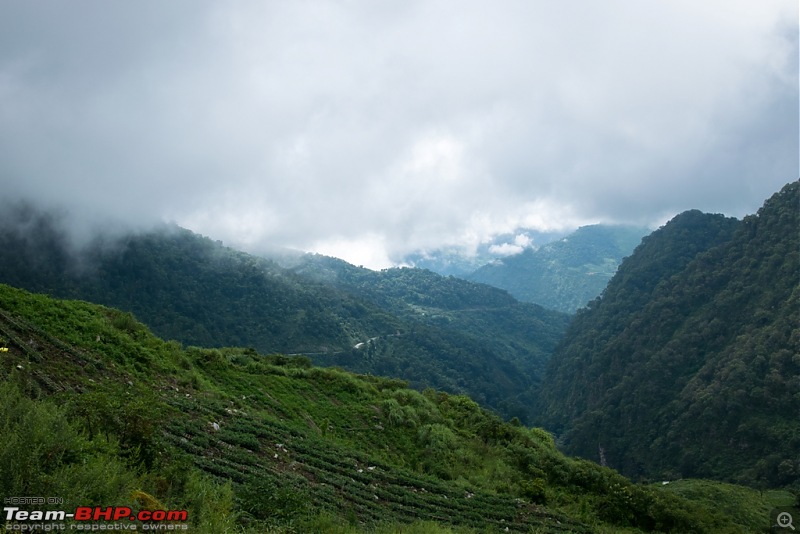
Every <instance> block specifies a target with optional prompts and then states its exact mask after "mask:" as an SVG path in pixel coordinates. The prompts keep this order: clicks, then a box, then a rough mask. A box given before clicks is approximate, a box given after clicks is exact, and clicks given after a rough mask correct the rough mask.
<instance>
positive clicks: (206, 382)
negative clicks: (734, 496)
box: [0, 286, 737, 533]
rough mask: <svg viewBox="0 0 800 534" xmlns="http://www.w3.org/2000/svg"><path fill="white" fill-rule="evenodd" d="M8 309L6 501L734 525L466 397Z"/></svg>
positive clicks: (18, 302)
mask: <svg viewBox="0 0 800 534" xmlns="http://www.w3.org/2000/svg"><path fill="white" fill-rule="evenodd" d="M0 308H1V309H0V330H1V331H2V335H3V337H4V338H6V339H8V340H9V346H10V350H9V352H8V353H4V354H3V356H2V357H1V358H0V384H2V387H0V399H2V400H3V403H2V405H0V413H2V414H4V415H3V418H2V419H0V423H2V422H5V423H4V424H5V427H3V430H4V431H5V434H4V437H5V436H9V439H7V440H5V441H3V442H2V443H1V444H0V454H3V455H6V456H3V458H2V459H3V460H7V462H6V461H3V462H2V463H0V469H2V468H3V466H5V465H8V464H10V463H11V462H15V463H18V462H23V463H24V462H27V463H24V465H26V466H27V467H28V472H27V473H26V476H25V477H24V478H21V477H16V478H15V477H14V476H13V473H12V472H11V471H9V472H8V473H5V472H4V473H3V474H4V475H5V476H4V482H3V483H6V484H8V485H9V487H8V488H4V491H9V492H12V493H10V494H15V493H16V492H21V493H18V494H42V495H47V494H52V493H51V492H53V491H57V492H63V494H65V495H72V493H71V491H72V490H70V489H69V488H70V487H71V485H74V487H75V488H76V489H75V493H74V495H75V496H76V498H77V499H80V501H79V502H75V503H74V504H75V505H84V504H86V503H87V502H90V503H98V505H102V506H107V505H129V506H132V507H139V506H148V505H152V503H155V502H159V503H161V504H163V506H164V507H167V508H171V509H181V508H186V509H187V510H188V511H189V521H190V524H191V527H192V529H193V531H198V532H286V533H290V532H291V533H295V532H314V531H326V529H329V530H328V531H330V532H462V533H463V532H494V531H505V529H506V528H508V531H510V532H531V531H533V532H543V533H556V532H565V531H566V532H578V533H580V532H608V533H610V532H626V531H627V532H638V531H671V532H726V531H735V529H736V528H737V523H736V522H735V521H734V520H733V519H731V518H728V517H725V516H723V515H720V514H718V513H717V512H715V511H714V510H715V508H717V507H719V503H715V504H714V506H710V505H708V504H698V503H693V502H692V501H690V500H689V499H686V498H684V497H681V496H678V495H674V494H670V493H666V492H663V491H661V490H660V489H659V488H652V487H648V486H641V485H636V484H633V483H632V482H631V481H629V480H628V479H625V478H624V477H622V476H620V475H619V474H618V473H616V472H614V471H612V470H611V469H608V468H603V467H600V466H598V465H596V464H593V463H591V462H588V461H585V460H575V459H571V458H567V457H565V456H564V455H563V454H561V453H560V452H559V451H558V450H557V449H556V448H555V446H554V444H553V438H552V436H550V435H549V434H547V433H546V432H544V431H543V430H540V429H529V428H526V427H524V426H522V425H520V424H519V423H516V424H511V423H506V422H504V421H503V420H502V419H501V418H500V417H498V416H497V415H496V414H494V413H492V412H489V411H487V410H486V409H485V408H483V407H481V406H480V404H478V403H476V402H475V401H474V400H472V399H470V398H469V397H467V396H464V395H453V394H448V393H445V392H438V391H435V390H432V389H426V390H425V391H423V392H421V393H420V392H417V391H413V390H407V389H405V388H403V387H402V386H403V384H402V382H399V381H398V380H396V379H386V378H380V377H375V376H358V375H354V374H351V373H348V372H345V371H343V370H341V369H331V368H316V367H310V368H309V367H308V366H307V362H306V361H304V360H302V359H300V360H295V359H294V358H291V357H283V356H278V355H274V356H268V357H264V356H260V355H259V354H258V353H257V352H255V351H253V350H251V349H241V348H225V349H200V348H191V347H190V348H188V349H186V350H184V349H182V348H181V347H180V346H179V345H177V344H174V343H164V342H161V341H159V340H158V339H156V338H154V337H153V336H151V335H150V334H149V332H148V331H147V330H146V329H143V328H141V327H138V326H134V327H132V328H129V329H125V331H120V330H119V329H115V328H114V327H113V325H111V320H110V319H109V317H113V313H109V312H108V309H106V308H101V307H96V306H91V305H88V304H85V303H83V304H73V303H66V302H62V301H54V300H51V299H48V298H42V297H39V296H35V295H30V294H27V293H25V292H23V291H20V290H15V289H12V288H9V287H7V286H0ZM56 317H58V319H55V318H56ZM87 328H88V329H89V330H88V333H89V335H87V330H86V329H87ZM103 328H108V330H107V331H106V330H102V329H103ZM95 329H100V330H101V331H102V332H103V334H102V335H101V338H102V337H103V336H107V338H104V341H103V343H102V344H98V341H97V338H96V335H97V334H95V333H94V332H95ZM131 331H133V332H135V333H134V334H131ZM108 339H111V340H114V343H115V345H114V346H110V345H111V342H110V341H107V340H108ZM143 352H145V353H147V354H148V358H149V359H150V368H151V369H152V370H153V372H150V373H147V372H145V371H144V370H143V369H142V367H141V363H140V361H139V360H138V359H137V358H136V357H135V355H136V354H139V353H143ZM90 364H91V366H92V369H91V370H87V367H89V365H90ZM20 367H21V369H20ZM253 371H258V372H253ZM17 382H18V383H20V384H21V386H20V387H18V388H16V389H3V388H11V387H12V386H10V385H9V384H11V383H17ZM54 401H57V402H58V405H56V403H55V402H54ZM151 414H152V420H153V422H154V426H153V427H150V426H148V421H147V420H146V419H147V418H150V417H151ZM392 414H395V415H394V416H393V415H392ZM393 417H394V419H395V420H394V422H392V421H391V420H392V418H393ZM65 421H71V422H69V423H67V422H65ZM29 428H33V429H34V430H33V431H32V433H31V434H30V436H29V439H28V440H27V441H24V440H23V439H21V438H20V436H23V435H26V432H28V429H29ZM36 429H40V430H36ZM3 447H6V448H3ZM143 451H144V453H143ZM26 455H27V456H26ZM48 462H50V463H48ZM56 494H58V493H56ZM723 498H724V497H723ZM705 502H709V501H705ZM148 503H150V504H148Z"/></svg>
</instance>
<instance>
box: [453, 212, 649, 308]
mask: <svg viewBox="0 0 800 534" xmlns="http://www.w3.org/2000/svg"><path fill="white" fill-rule="evenodd" d="M648 233H649V230H647V229H646V228H639V227H633V226H609V225H602V224H597V225H592V226H583V227H581V228H578V230H576V231H575V232H573V233H572V234H570V235H568V236H566V237H565V238H563V239H561V240H558V241H555V242H552V243H548V244H546V245H544V246H542V247H540V248H538V249H526V250H524V251H523V252H521V253H520V254H517V255H515V256H509V257H508V258H504V259H502V260H496V261H494V262H492V263H489V264H487V265H484V266H483V267H481V268H479V269H477V270H476V271H475V272H473V273H472V274H470V275H468V276H467V278H468V279H469V280H473V281H476V282H482V283H485V284H490V285H493V286H495V287H500V288H503V289H506V290H508V292H509V293H511V294H512V295H513V296H514V297H516V298H517V299H519V300H521V301H524V302H535V303H536V304H540V305H542V306H544V307H545V308H549V309H553V310H558V311H561V312H564V313H575V311H577V310H578V309H579V308H582V307H584V306H586V304H587V303H589V301H591V300H592V299H594V298H595V297H597V296H598V295H600V293H601V292H602V291H603V289H605V287H606V284H608V281H609V280H610V279H611V277H612V276H613V275H614V273H615V272H616V270H617V267H618V266H619V264H620V262H621V261H622V259H623V258H624V257H625V256H627V255H628V254H630V253H631V252H632V251H633V249H634V247H636V246H637V245H638V244H639V242H640V241H641V239H642V236H644V235H646V234H648Z"/></svg>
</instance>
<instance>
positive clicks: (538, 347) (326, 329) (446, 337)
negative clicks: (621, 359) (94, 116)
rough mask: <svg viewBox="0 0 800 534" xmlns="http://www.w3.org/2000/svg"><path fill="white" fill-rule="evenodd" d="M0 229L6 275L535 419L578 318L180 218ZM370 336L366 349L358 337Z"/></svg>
mask: <svg viewBox="0 0 800 534" xmlns="http://www.w3.org/2000/svg"><path fill="white" fill-rule="evenodd" d="M6 217H7V218H8V219H7V220H6V221H5V224H4V225H2V228H0V249H2V250H3V251H4V254H2V255H0V282H5V283H9V284H12V285H15V286H18V287H23V288H26V289H28V290H32V291H40V292H47V293H50V294H52V295H54V296H60V297H69V298H80V299H84V300H89V301H92V302H96V303H100V304H105V305H109V306H115V307H119V308H121V309H124V310H126V311H131V312H133V313H134V314H135V315H136V317H138V318H140V319H141V320H143V321H144V322H145V323H146V324H148V326H149V327H150V328H152V329H153V330H154V331H155V332H156V333H157V334H159V335H161V336H163V337H165V338H168V339H175V340H178V341H180V342H182V343H185V344H187V345H198V346H207V347H222V346H230V345H235V346H250V347H253V348H254V349H256V350H257V351H259V352H262V353H270V352H281V353H287V354H308V355H312V357H313V358H314V359H315V361H316V362H318V363H319V364H325V365H339V366H343V367H347V368H349V369H353V370H357V371H360V372H365V373H366V372H370V373H374V374H380V375H388V376H397V377H401V378H405V379H408V380H410V381H411V382H412V385H413V386H414V387H416V388H418V389H420V390H421V389H423V388H424V387H427V386H432V387H435V388H439V389H444V390H447V391H449V392H451V393H467V394H469V395H471V396H472V397H473V398H475V399H476V400H478V401H479V402H482V403H484V404H485V405H487V406H490V407H492V408H494V409H496V410H498V412H500V413H501V414H503V415H504V416H505V417H507V418H511V417H514V416H516V417H519V418H520V419H521V420H523V421H527V420H529V418H530V415H531V413H530V405H531V402H532V390H531V387H532V385H533V384H535V382H536V380H537V379H538V378H539V376H540V374H541V372H543V369H544V366H545V364H546V361H547V359H548V358H549V356H550V354H551V353H552V350H553V349H554V347H555V344H556V342H557V340H558V338H559V337H560V336H561V334H562V333H563V331H564V329H565V328H566V324H567V317H566V316H564V315H561V314H557V313H553V312H548V311H546V310H543V309H541V308H538V307H536V306H532V305H523V304H520V303H518V302H516V301H515V300H514V299H513V298H511V297H509V296H508V295H507V294H506V293H505V292H503V291H500V290H496V289H493V288H489V287H487V286H481V285H478V284H474V283H469V282H464V281H457V280H455V279H449V278H444V277H441V276H438V275H434V274H433V273H429V272H423V271H412V270H392V271H387V272H382V273H374V272H372V271H369V270H366V269H359V268H357V267H353V266H351V265H349V264H346V263H345V262H341V261H336V260H332V259H324V258H317V259H315V260H314V262H316V263H317V264H318V265H317V267H319V266H321V265H322V262H328V264H327V267H325V268H326V269H328V270H330V269H331V268H332V267H331V266H333V265H335V266H336V272H338V273H340V274H342V276H341V277H338V275H337V277H334V278H331V277H326V276H321V272H322V271H320V269H319V268H313V269H312V268H311V267H313V266H312V265H311V264H310V263H309V261H310V260H304V262H305V263H304V265H305V266H306V268H304V269H300V268H296V269H295V271H297V272H293V271H291V270H287V269H284V268H281V267H279V266H278V265H277V264H276V263H274V262H272V261H269V260H266V259H263V258H257V257H254V256H250V255H248V254H244V253H242V252H238V251H235V250H232V249H229V248H226V247H223V246H222V244H221V243H218V242H214V241H212V240H210V239H208V238H204V237H201V236H198V235H196V234H193V233H192V232H189V231H188V230H184V229H181V228H178V227H166V228H163V229H161V230H160V231H154V232H149V233H141V234H131V235H127V236H125V237H123V238H120V239H116V240H107V241H105V242H100V241H97V242H94V243H92V244H91V245H90V246H88V247H86V248H85V249H84V250H82V251H78V252H75V251H73V250H71V249H70V247H69V243H68V242H67V240H66V238H65V236H63V235H62V234H61V233H60V232H59V231H58V224H57V221H55V220H52V219H49V218H48V217H47V216H46V215H42V214H39V213H36V212H33V211H31V210H25V209H21V210H18V212H17V213H16V214H12V213H10V212H8V213H6ZM356 347H358V348H356Z"/></svg>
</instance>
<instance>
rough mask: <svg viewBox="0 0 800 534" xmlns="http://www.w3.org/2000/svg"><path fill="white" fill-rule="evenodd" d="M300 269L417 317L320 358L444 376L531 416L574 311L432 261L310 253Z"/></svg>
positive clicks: (363, 368) (417, 380) (452, 385)
mask: <svg viewBox="0 0 800 534" xmlns="http://www.w3.org/2000/svg"><path fill="white" fill-rule="evenodd" d="M292 270H293V271H295V272H297V273H300V274H302V275H303V276H307V277H311V278H313V279H315V280H318V281H321V282H326V283H328V284H331V285H333V286H335V287H336V288H338V289H340V290H342V291H345V292H347V293H348V294H350V295H352V296H354V297H357V298H359V299H363V300H364V301H368V302H370V303H371V304H373V305H376V306H378V307H379V308H381V309H382V310H384V311H387V312H389V313H391V314H392V315H393V316H394V317H398V318H400V319H401V320H403V321H404V323H405V324H409V325H413V326H410V327H409V330H408V331H407V332H406V333H399V334H394V335H388V336H376V337H373V338H370V339H368V340H365V341H364V343H362V344H360V345H359V346H358V349H357V350H354V351H350V352H345V353H340V354H336V355H331V354H323V355H315V356H312V359H313V360H314V362H315V363H319V364H328V365H330V364H334V365H339V366H342V367H344V368H346V369H350V370H353V371H356V372H359V373H371V374H378V375H384V376H399V377H402V378H404V379H406V380H409V381H410V382H411V384H412V386H414V387H420V386H422V385H425V384H431V379H430V378H429V377H437V378H436V380H437V382H436V383H434V384H433V385H434V386H435V387H437V388H444V389H447V390H449V391H464V392H469V394H470V395H471V396H472V397H473V398H474V399H475V400H477V401H478V402H480V403H481V404H486V405H488V406H493V407H499V409H500V410H501V413H504V414H508V415H511V416H516V417H519V418H520V419H522V420H523V421H526V420H527V419H529V417H530V405H531V403H532V402H533V399H534V397H533V395H534V392H535V387H536V385H537V384H538V382H539V380H540V379H541V376H542V374H543V373H544V368H545V366H546V364H547V360H548V359H549V357H550V354H551V353H552V352H553V350H554V349H555V346H556V344H557V343H558V341H559V339H560V338H561V336H562V335H563V332H564V330H565V329H566V327H567V324H568V321H569V317H568V316H567V315H566V314H562V313H558V312H553V311H550V310H546V309H544V308H542V307H541V306H537V305H535V304H530V303H522V302H518V301H516V300H515V299H514V298H513V297H511V296H510V295H509V294H508V293H506V292H505V291H503V290H499V289H497V288H493V287H490V286H487V285H484V284H476V283H473V282H468V281H465V280H462V279H459V278H454V277H452V276H448V277H443V276H440V275H438V274H436V273H433V272H431V271H428V270H424V269H408V268H402V269H386V270H383V271H380V272H376V271H370V270H368V269H361V268H357V267H354V266H352V265H350V264H348V263H346V262H344V261H342V260H337V259H335V258H329V257H325V256H318V255H307V256H305V257H304V258H302V259H301V261H300V262H299V263H298V264H296V265H294V266H293V267H292ZM515 369H516V371H515ZM498 370H505V372H504V373H503V374H500V373H498ZM484 382H485V383H486V385H485V386H483V387H482V388H480V390H478V389H477V388H474V387H473V388H472V389H471V390H470V383H473V384H480V383H484ZM492 384H493V385H494V387H492Z"/></svg>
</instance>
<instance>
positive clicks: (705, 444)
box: [539, 182, 800, 487]
mask: <svg viewBox="0 0 800 534" xmlns="http://www.w3.org/2000/svg"><path fill="white" fill-rule="evenodd" d="M799 205H800V182H794V183H791V184H788V185H787V186H786V187H784V188H783V190H782V191H781V192H779V193H776V194H775V195H774V196H773V197H772V198H771V199H769V200H768V201H767V202H766V203H765V204H764V206H763V207H762V208H761V209H760V210H759V212H758V215H756V216H748V217H746V218H745V219H744V220H743V221H736V220H732V219H726V218H724V217H722V216H720V215H705V214H702V213H700V212H696V211H693V212H686V213H684V214H681V215H679V216H677V217H676V218H675V219H673V220H672V221H670V222H669V223H667V225H665V226H664V227H663V228H662V229H660V230H658V231H656V232H654V233H653V234H652V235H651V236H649V237H647V238H645V239H644V240H643V243H642V245H641V246H640V247H639V248H637V249H636V251H635V252H634V254H633V255H632V256H631V257H630V258H628V259H626V260H625V261H624V262H623V264H622V265H621V266H620V269H619V271H618V273H617V275H616V276H615V277H614V278H613V279H612V281H611V282H610V283H609V286H608V288H607V289H606V291H605V292H604V294H603V296H602V298H600V299H598V300H597V301H595V302H594V303H593V304H592V305H591V306H590V309H589V310H587V311H584V312H581V313H578V315H577V316H576V318H575V320H574V321H573V323H572V325H571V326H570V328H569V330H568V332H567V334H566V336H565V339H564V341H563V342H562V345H561V346H560V348H559V350H558V351H557V352H556V354H555V355H554V357H553V359H552V360H551V363H550V368H549V370H548V379H547V380H546V381H545V382H544V383H543V386H542V389H541V391H540V399H539V406H540V411H541V412H542V417H541V420H540V422H541V423H542V424H544V425H545V426H547V427H549V428H551V429H553V430H555V431H556V432H558V433H559V434H561V436H560V442H561V443H562V444H563V446H564V448H565V450H566V451H567V452H569V453H571V454H577V455H580V456H583V457H586V458H590V459H593V460H595V461H604V462H607V463H608V465H611V466H614V467H615V468H618V469H620V471H622V472H623V473H625V474H627V475H629V476H632V477H637V478H643V479H651V480H652V479H657V480H661V479H667V480H671V479H675V478H681V477H712V478H717V479H722V480H728V481H733V482H740V483H745V484H749V485H757V486H761V487H775V486H784V485H797V484H799V483H800V469H798V467H800V457H798V454H797V451H798V450H800V421H798V419H797V416H796V415H797V413H799V412H800V393H799V392H800V383H798V381H797V377H798V376H800V359H798V358H797V357H796V356H795V355H796V354H798V353H800V330H798V328H797V325H798V324H800V300H799V299H800V290H799V289H798V288H799V287H800V286H798V279H797V273H798V272H800V234H798V231H797V229H798V228H800V207H799Z"/></svg>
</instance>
